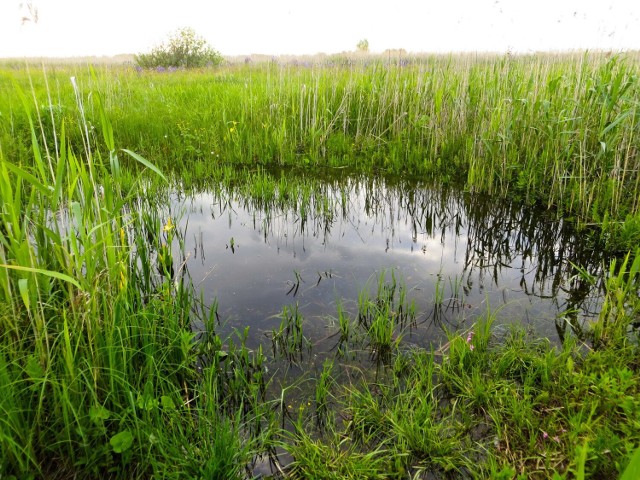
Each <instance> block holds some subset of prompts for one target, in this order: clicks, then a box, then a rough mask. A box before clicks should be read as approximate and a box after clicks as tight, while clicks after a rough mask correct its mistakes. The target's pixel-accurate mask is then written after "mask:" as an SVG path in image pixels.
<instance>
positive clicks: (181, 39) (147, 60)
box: [135, 27, 223, 68]
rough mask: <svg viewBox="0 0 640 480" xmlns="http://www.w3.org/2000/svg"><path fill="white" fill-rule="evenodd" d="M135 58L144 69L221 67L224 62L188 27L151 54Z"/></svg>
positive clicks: (142, 54) (216, 52) (154, 49)
mask: <svg viewBox="0 0 640 480" xmlns="http://www.w3.org/2000/svg"><path fill="white" fill-rule="evenodd" d="M135 58H136V63H137V64H138V65H139V66H140V67H143V68H157V67H165V68H168V67H184V68H197V67H206V66H215V65H219V64H220V63H222V61H223V58H222V55H221V54H220V52H218V51H216V50H214V49H213V48H211V46H210V45H209V44H208V43H207V41H206V40H205V39H204V38H202V37H201V36H199V35H198V34H196V32H195V31H194V30H193V29H192V28H188V27H187V28H181V29H179V30H177V31H176V32H175V33H173V34H171V35H170V36H169V38H168V39H167V41H166V42H165V43H162V44H160V45H158V46H156V47H154V48H153V49H152V50H151V53H141V54H140V55H136V57H135Z"/></svg>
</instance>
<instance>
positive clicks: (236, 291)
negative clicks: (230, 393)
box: [172, 178, 601, 346]
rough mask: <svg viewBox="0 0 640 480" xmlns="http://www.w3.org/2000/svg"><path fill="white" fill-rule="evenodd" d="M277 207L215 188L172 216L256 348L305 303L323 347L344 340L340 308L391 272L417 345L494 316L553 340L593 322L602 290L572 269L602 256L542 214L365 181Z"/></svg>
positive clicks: (224, 317) (284, 195) (282, 196)
mask: <svg viewBox="0 0 640 480" xmlns="http://www.w3.org/2000/svg"><path fill="white" fill-rule="evenodd" d="M270 198H271V200H269V201H265V200H264V199H263V198H258V197H257V196H252V195H250V194H249V195H242V194H239V193H237V192H229V191H225V190H222V191H220V190H218V191H217V192H216V193H211V192H201V193H198V194H195V195H191V196H189V197H187V198H182V199H181V200H179V201H176V203H175V204H174V205H173V207H172V209H173V211H175V212H179V217H180V223H179V230H180V231H181V232H183V234H184V254H186V267H187V269H188V272H189V275H190V276H191V278H192V280H193V282H194V284H195V285H196V288H197V289H198V290H202V292H203V295H204V299H205V301H206V302H208V303H209V304H212V303H213V302H214V300H217V302H218V305H219V306H218V314H219V317H220V321H221V327H220V328H221V330H222V331H225V330H226V331H227V332H230V331H232V330H233V329H234V328H239V329H243V328H244V327H246V326H249V327H250V331H251V332H252V335H251V342H252V343H253V344H254V345H257V344H258V343H268V337H269V334H270V332H271V331H272V330H273V329H275V328H277V327H278V325H279V324H280V318H279V315H280V314H281V312H282V309H283V307H284V306H285V305H289V306H291V305H296V304H297V305H298V308H299V311H300V313H301V314H302V315H303V317H304V334H305V336H306V337H308V338H309V339H310V340H311V342H312V343H315V344H316V345H317V344H321V343H322V341H323V339H326V338H328V337H330V335H331V334H333V333H335V332H336V330H337V325H336V319H335V317H336V311H337V304H338V303H341V304H342V306H343V308H344V310H345V311H346V312H348V313H349V314H350V315H351V316H352V317H354V318H355V316H356V315H357V313H358V294H359V292H361V291H362V290H363V289H368V290H370V291H372V292H375V290H376V289H377V286H378V281H379V279H380V276H381V275H384V277H385V279H386V280H387V281H389V282H390V281H391V279H392V277H393V278H395V280H396V282H398V283H399V284H404V285H405V286H406V290H407V292H408V293H407V302H408V303H409V302H414V305H415V307H416V312H417V318H416V322H414V324H413V325H411V326H410V327H407V328H406V329H405V330H404V331H403V332H402V334H403V338H404V341H405V342H410V343H414V344H417V345H420V346H428V345H430V344H433V343H436V344H437V343H439V342H441V341H442V340H443V338H444V331H445V330H453V329H465V328H468V327H469V326H470V325H471V324H472V323H473V322H474V321H476V320H477V319H478V318H479V317H480V316H483V315H486V314H487V312H488V311H491V312H494V313H495V315H496V317H497V319H498V320H497V322H498V323H501V324H509V323H516V324H520V325H526V326H529V327H530V328H532V329H534V330H535V331H536V332H537V333H538V334H541V335H545V336H548V337H549V338H551V339H557V338H558V335H559V333H560V334H562V331H563V329H564V328H565V327H566V325H567V323H566V322H565V321H564V320H562V318H565V317H570V318H571V319H572V322H585V321H588V319H589V318H590V316H592V315H593V312H595V311H597V309H598V305H599V301H600V300H599V298H600V297H599V292H598V289H597V287H594V286H591V285H589V284H588V283H587V282H585V281H584V280H582V279H581V278H580V276H579V275H578V271H577V270H576V269H575V267H574V265H581V266H582V267H584V268H585V269H586V270H587V271H590V272H591V273H594V274H597V273H598V265H599V264H600V260H601V258H600V257H599V253H598V250H597V249H595V248H593V247H590V246H589V245H588V244H586V242H584V240H583V239H581V238H580V237H579V236H578V235H576V233H575V232H574V231H573V229H572V227H571V225H569V224H568V223H567V222H563V221H557V220H555V219H554V218H553V215H552V214H551V213H550V212H547V211H545V210H542V209H540V208H535V207H531V206H525V205H523V204H522V202H516V201H511V202H504V201H497V200H496V199H494V198H491V197H487V196H481V195H474V194H471V193H468V192H463V191H460V190H455V189H443V188H439V187H434V186H429V185H426V184H420V183H416V182H404V181H399V182H389V181H383V180H379V179H362V178H349V179H346V180H341V181H333V182H328V183H323V182H318V183H317V184H314V186H313V187H312V188H311V189H307V190H305V191H302V192H294V193H291V192H289V191H287V192H284V191H276V192H275V193H274V195H273V196H272V197H270ZM567 312H569V313H567Z"/></svg>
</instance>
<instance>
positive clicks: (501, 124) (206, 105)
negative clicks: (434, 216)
mask: <svg viewBox="0 0 640 480" xmlns="http://www.w3.org/2000/svg"><path fill="white" fill-rule="evenodd" d="M639 89H640V80H639V77H638V61H637V59H635V58H633V57H626V58H625V57H624V56H600V55H588V54H584V55H580V56H575V57H569V58H567V57H553V56H533V57H515V56H502V57H495V58H479V59H478V58H475V59H474V58H454V57H426V58H423V59H420V60H419V61H418V60H416V61H412V60H410V59H406V58H404V59H403V58H399V59H397V61H396V60H394V61H389V60H388V59H387V60H385V59H384V58H369V57H367V58H356V59H355V60H354V59H351V58H349V57H342V56H340V57H336V58H330V59H327V60H326V61H325V62H323V63H322V64H310V65H306V64H304V63H303V62H296V63H288V64H284V65H281V64H278V63H276V62H267V63H264V64H255V65H254V64H251V63H249V64H240V65H227V66H222V67H218V68H216V69H209V68H203V69H198V70H181V69H176V70H175V71H170V70H169V69H166V68H163V69H154V70H142V71H137V70H136V69H134V68H133V67H131V66H129V67H121V66H117V67H113V66H108V65H107V66H101V67H96V68H89V67H83V66H55V65H48V66H45V67H44V68H43V72H39V71H36V70H34V69H33V68H29V67H28V66H22V65H13V64H12V65H11V66H8V67H3V68H1V69H0V90H2V91H6V92H12V94H11V95H3V96H2V97H1V98H0V194H1V198H2V209H1V210H0V240H1V242H0V265H1V267H0V292H1V294H0V298H1V302H0V383H1V384H2V385H3V388H2V389H0V413H1V415H0V447H1V448H0V451H1V453H0V476H2V477H3V478H4V477H7V478H12V477H14V478H40V477H48V478H66V477H69V476H77V477H78V478H92V477H95V476H97V475H100V476H103V477H112V478H147V477H150V476H159V477H163V478H179V477H185V476H186V477H190V478H191V477H192V478H247V477H249V478H250V477H252V476H254V475H258V473H255V472H257V471H258V470H259V468H258V467H259V465H261V463H265V462H266V460H263V459H271V460H272V461H274V462H276V465H278V467H277V468H276V472H279V473H275V474H274V476H276V477H277V476H278V475H279V476H281V477H284V478H354V479H355V478H426V477H429V476H431V477H429V478H433V476H436V477H437V478H451V477H455V476H457V477H460V476H462V477H469V478H473V477H491V478H505V479H506V478H532V477H539V478H554V479H558V478H614V477H616V476H619V475H622V474H623V472H624V470H625V469H628V471H631V469H633V468H638V465H637V464H638V463H639V462H640V460H638V454H637V453H636V455H635V457H633V455H634V451H636V449H637V448H638V446H639V445H640V423H639V421H638V419H639V418H640V379H639V375H640V374H639V371H640V362H639V361H638V359H639V358H640V347H639V327H638V323H639V322H640V301H639V299H638V292H639V283H638V282H639V272H640V256H639V255H638V251H637V245H638V243H639V241H640V211H639V209H640V205H639V202H640V158H639V156H638V145H640V142H639V141H638V140H639V136H640V127H639V123H640V122H639V121H640V109H639V102H638V98H640V91H639ZM299 169H303V170H306V171H308V172H317V174H318V175H322V174H323V172H326V171H343V172H345V174H347V173H348V172H356V173H361V174H367V175H376V176H391V177H393V176H411V177H420V178H425V179H429V180H432V181H434V182H442V183H447V184H450V185H452V186H457V187H458V188H463V189H467V190H469V191H471V192H482V193H486V194H489V195H492V196H494V197H495V198H496V201H500V199H501V198H505V197H509V198H515V199H519V200H520V201H522V202H526V203H529V204H532V205H537V206H539V207H540V208H543V209H550V210H552V211H554V212H556V215H558V216H559V217H561V218H563V219H566V221H571V222H574V223H575V224H576V226H577V227H578V228H581V229H582V231H584V232H585V242H590V241H593V242H594V243H595V242H596V239H597V240H598V241H603V242H605V244H606V245H607V248H608V249H609V250H610V251H612V252H615V253H617V254H618V258H617V259H616V260H613V261H612V262H611V264H610V265H609V266H607V268H605V269H604V272H605V273H604V278H603V279H602V280H603V282H604V284H605V296H604V301H603V304H602V307H601V311H600V313H599V316H598V318H597V320H595V321H593V322H592V323H590V324H588V325H586V326H585V332H584V336H582V337H580V338H579V337H578V336H576V335H568V336H567V338H565V339H564V341H563V343H562V344H561V345H557V344H554V343H553V342H550V341H549V340H548V339H540V338H534V337H532V336H531V335H528V334H527V333H526V332H525V330H524V329H523V328H522V327H518V326H517V321H518V319H514V323H515V324H516V326H514V327H513V328H512V329H508V330H496V329H494V328H492V326H493V320H494V312H492V311H489V310H488V311H487V313H486V315H485V318H484V319H483V320H481V321H479V322H477V323H476V324H475V325H474V326H472V327H471V329H469V330H467V331H464V332H450V334H449V339H448V342H446V343H445V344H444V345H441V346H439V347H437V348H433V349H431V350H425V349H414V348H411V349H410V348H404V347H403V346H402V344H401V341H400V340H401V335H402V326H403V324H404V323H405V322H410V321H411V319H410V317H411V315H415V312H414V310H413V307H412V306H411V305H409V304H405V303H404V294H403V293H402V292H403V290H402V289H398V290H397V289H396V282H395V278H393V279H392V284H388V283H387V280H386V278H385V276H384V275H381V276H380V278H379V281H378V289H377V294H375V295H374V294H373V293H370V292H363V294H362V296H361V299H360V302H359V306H358V311H356V312H347V311H346V310H344V309H343V308H342V306H340V305H339V306H338V308H337V312H336V315H337V322H336V323H337V326H336V335H337V336H339V339H340V340H339V342H340V348H339V349H337V351H338V352H342V354H344V352H345V351H349V350H351V351H366V352H367V353H369V354H370V355H371V361H372V365H377V368H374V369H372V371H369V370H368V369H365V368H353V369H350V368H344V367H343V366H342V364H341V358H340V357H339V356H337V357H336V358H326V359H324V361H322V363H320V364H317V365H315V366H314V368H311V369H309V370H308V371H306V372H304V374H303V375H302V376H301V377H300V379H298V380H295V381H291V382H290V383H279V382H280V380H281V379H280V378H279V377H277V376H276V375H275V374H271V373H270V366H272V365H276V366H278V368H283V367H282V365H283V364H282V363H281V364H278V363H275V364H273V363H271V362H274V361H275V358H276V357H277V358H279V360H280V361H281V362H285V363H284V364H286V363H287V362H292V363H295V362H298V364H302V363H304V362H305V361H306V362H309V364H312V362H310V358H311V354H309V353H307V351H308V349H309V348H310V346H309V345H308V342H307V341H306V339H305V337H304V323H305V322H304V319H303V318H302V317H301V316H300V314H299V312H298V309H297V305H292V306H290V307H285V308H284V309H283V313H282V317H281V323H280V326H279V328H278V329H277V330H273V332H272V333H271V341H272V347H273V355H272V356H270V355H269V354H268V353H267V352H266V351H263V349H262V347H260V348H258V349H251V348H249V347H248V346H247V340H248V338H249V335H250V333H251V332H249V331H248V329H245V330H243V331H238V332H236V333H235V334H234V335H233V336H231V337H230V338H223V337H221V336H220V335H219V334H218V333H217V328H218V318H217V312H216V305H215V304H214V305H206V304H205V303H204V301H203V299H202V297H201V296H200V295H199V292H197V291H196V290H195V288H194V286H193V285H191V283H190V280H189V276H188V272H187V271H185V269H184V268H183V265H182V264H181V263H180V261H179V259H174V258H173V256H172V250H171V248H170V247H171V246H172V245H178V246H179V245H181V241H182V240H181V235H182V233H181V232H180V231H178V230H177V229H176V225H175V219H172V218H171V217H166V218H165V217H163V216H162V211H163V210H162V208H160V207H161V206H162V205H163V204H164V203H163V202H165V198H164V197H165V194H166V192H167V191H168V189H175V190H179V191H188V190H197V189H201V188H205V189H206V188H216V185H220V184H224V185H226V186H234V187H236V188H238V189H239V190H243V191H245V192H248V195H251V196H253V197H255V198H261V199H270V198H280V199H282V200H283V201H292V198H293V200H294V201H295V202H299V203H297V205H304V201H305V200H304V198H303V196H302V195H300V197H299V198H298V195H299V194H300V193H299V191H297V190H296V189H295V187H293V188H291V190H288V191H287V192H288V193H287V195H282V192H280V190H279V189H281V188H282V186H281V185H282V180H280V179H282V178H283V176H284V175H285V174H286V171H287V170H299ZM577 267H580V266H577ZM403 315H404V316H403ZM405 316H406V318H405ZM195 322H199V323H200V324H201V325H203V328H202V329H199V330H196V329H194V328H193V326H194V324H195ZM373 370H375V371H373ZM309 385H311V387H309ZM282 451H285V452H287V453H288V455H290V461H288V462H284V463H283V464H282V465H281V466H280V464H278V462H277V460H278V452H282ZM625 475H630V474H628V473H627V474H625ZM629 478H633V477H629Z"/></svg>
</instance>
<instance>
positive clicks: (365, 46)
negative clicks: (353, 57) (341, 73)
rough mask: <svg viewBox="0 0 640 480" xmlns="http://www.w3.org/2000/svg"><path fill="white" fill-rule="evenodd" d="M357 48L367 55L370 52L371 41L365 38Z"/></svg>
mask: <svg viewBox="0 0 640 480" xmlns="http://www.w3.org/2000/svg"><path fill="white" fill-rule="evenodd" d="M356 48H357V49H358V51H359V52H362V53H367V52H368V51H369V40H367V39H366V38H363V39H362V40H360V41H359V42H358V44H357V45H356Z"/></svg>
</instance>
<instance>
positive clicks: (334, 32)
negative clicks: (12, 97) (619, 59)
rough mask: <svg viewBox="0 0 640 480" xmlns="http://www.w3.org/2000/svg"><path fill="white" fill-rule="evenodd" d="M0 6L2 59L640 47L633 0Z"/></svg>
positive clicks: (136, 1) (639, 7)
mask: <svg viewBox="0 0 640 480" xmlns="http://www.w3.org/2000/svg"><path fill="white" fill-rule="evenodd" d="M32 3H33V4H34V6H35V7H36V8H37V11H38V22H37V23H35V22H33V21H24V22H23V21H22V17H29V12H28V10H27V8H26V4H27V2H26V0H0V57H23V56H56V57H60V56H78V55H114V54H120V53H139V52H143V51H148V50H149V49H150V48H151V47H153V46H154V45H155V44H157V43H159V42H161V41H162V40H163V39H165V38H166V36H167V34H169V33H171V32H173V31H175V30H176V29H178V28H180V27H185V26H189V27H193V28H194V29H195V30H196V32H198V33H199V34H200V35H202V36H203V37H205V38H206V39H207V40H208V41H209V43H210V44H211V45H212V46H213V47H214V48H215V49H216V50H219V51H220V52H221V53H222V54H224V55H243V54H250V53H263V54H270V55H279V54H315V53H319V52H325V53H335V52H342V51H348V50H355V47H356V44H357V42H358V41H359V40H361V39H367V40H369V45H370V50H371V51H373V52H382V51H384V50H385V49H388V48H404V49H405V50H407V51H409V52H455V51H498V52H504V51H507V50H511V51H514V52H529V51H546V50H553V51H558V50H576V49H607V50H608V49H614V50H631V49H636V50H638V49H640V0H602V1H596V0H537V1H533V0H423V1H417V0H387V1H379V0H368V1H365V0H323V1H317V0H316V1H310V0H307V1H305V0H242V1H233V0H226V1H218V0H208V1H207V0H177V1H170V0H168V1H158V0H153V1H151V0H110V1H95V0H33V2H32Z"/></svg>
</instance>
